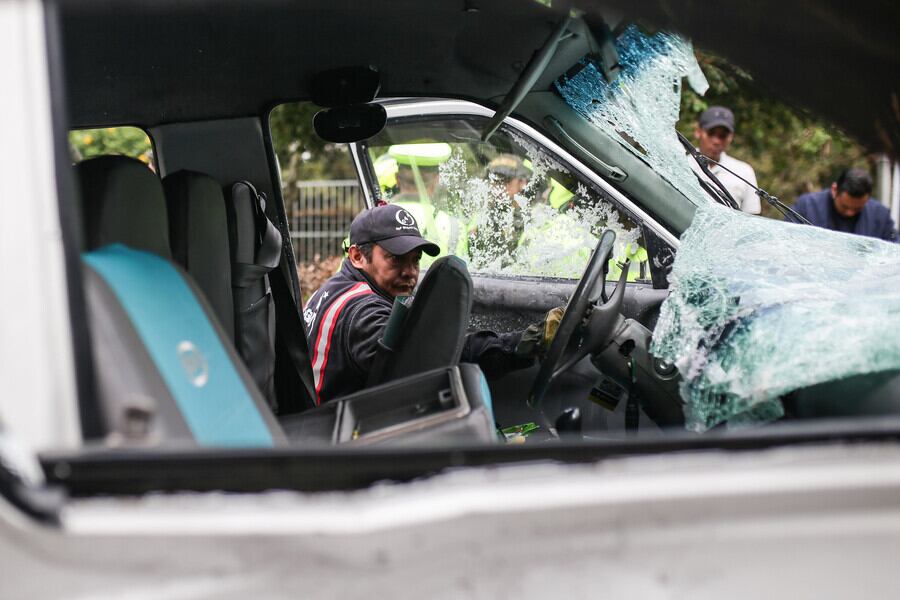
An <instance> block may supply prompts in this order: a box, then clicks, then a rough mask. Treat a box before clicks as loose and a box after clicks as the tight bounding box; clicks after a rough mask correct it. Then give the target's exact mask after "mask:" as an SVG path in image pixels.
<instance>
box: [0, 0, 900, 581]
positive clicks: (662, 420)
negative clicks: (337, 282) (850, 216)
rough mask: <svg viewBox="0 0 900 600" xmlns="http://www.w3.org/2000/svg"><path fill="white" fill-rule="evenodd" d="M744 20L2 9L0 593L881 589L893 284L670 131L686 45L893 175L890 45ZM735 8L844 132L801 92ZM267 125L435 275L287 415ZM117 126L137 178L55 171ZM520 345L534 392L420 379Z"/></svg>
mask: <svg viewBox="0 0 900 600" xmlns="http://www.w3.org/2000/svg"><path fill="white" fill-rule="evenodd" d="M766 4H767V3H763V4H762V5H760V6H759V7H756V8H749V7H737V3H735V5H733V6H732V5H728V4H727V3H726V4H724V5H722V6H719V7H716V8H714V9H707V8H702V9H701V8H700V7H693V6H686V7H684V8H683V10H682V11H681V12H679V13H678V14H673V13H672V11H671V9H670V8H668V4H667V3H662V2H638V3H624V2H604V3H598V2H584V3H578V2H576V3H574V4H569V3H566V4H565V5H563V6H559V5H557V4H556V3H555V2H553V3H551V2H527V1H524V0H521V1H501V0H485V1H465V2H463V1H458V0H452V1H449V0H448V1H444V0H441V1H436V2H429V3H421V2H412V1H410V2H406V1H401V2H392V3H376V4H370V5H366V4H363V5H359V3H353V2H342V1H337V2H335V1H334V0H332V1H331V2H328V3H324V2H305V3H293V2H288V1H281V0H273V1H271V2H264V3H254V4H244V3H240V2H236V1H222V2H216V1H213V0H197V1H192V2H137V1H136V2H121V3H116V4H110V3H108V2H103V1H99V0H86V1H85V0H82V1H79V2H75V1H71V2H70V1H67V0H49V1H45V2H42V1H39V0H5V1H4V2H2V3H0V27H2V28H3V29H2V31H3V33H4V35H2V36H0V39H3V40H4V42H3V43H4V44H5V45H6V47H7V50H8V52H7V53H6V54H7V55H8V56H13V57H14V58H15V59H14V60H11V61H7V63H6V64H5V65H4V66H3V67H0V68H2V71H0V72H2V73H3V77H4V80H5V81H7V83H8V85H7V86H6V87H7V89H8V90H15V92H14V93H11V94H7V95H5V96H4V99H3V106H4V108H5V110H4V111H0V112H2V115H3V116H2V118H3V120H4V125H5V127H4V130H6V131H8V132H9V136H8V138H7V139H4V140H0V148H2V152H3V160H2V161H0V164H2V168H3V169H4V173H5V174H9V177H8V180H9V181H14V182H17V183H18V185H17V189H18V191H17V192H15V193H11V194H10V195H9V198H8V200H7V202H5V203H4V204H3V205H2V206H0V210H2V211H3V217H2V218H0V249H2V253H0V264H2V265H3V272H4V276H5V278H6V279H7V280H8V281H10V282H20V283H21V284H22V288H21V289H20V290H17V292H16V294H10V298H9V299H8V301H7V303H5V307H6V308H7V310H5V311H4V312H3V315H2V317H0V324H2V330H0V331H2V337H0V356H2V360H0V369H2V371H0V372H2V382H3V385H4V388H5V392H4V394H3V395H2V396H3V397H2V401H0V424H2V436H0V440H2V444H0V463H2V465H0V466H2V468H0V491H2V494H3V501H2V503H0V532H2V533H0V556H2V557H3V560H2V564H3V565H4V572H5V573H6V574H7V575H8V577H7V578H6V580H7V582H8V583H7V586H6V589H8V590H9V593H10V595H11V596H15V597H61V596H68V597H103V596H104V595H105V596H109V597H122V596H123V594H126V593H127V594H131V595H132V597H148V596H150V595H153V596H164V597H185V598H192V597H246V596H250V595H257V596H265V597H282V596H283V597H288V596H290V597H294V596H296V595H297V594H298V593H299V590H310V589H314V591H315V593H316V595H322V596H340V597H357V596H360V597H361V596H363V595H370V594H371V591H372V590H373V589H379V590H382V589H383V590H385V591H387V592H388V593H390V594H391V596H394V597H408V596H412V595H413V594H415V595H416V596H421V595H422V593H423V592H424V593H428V594H431V595H434V596H439V597H459V596H473V597H483V596H505V595H512V592H513V590H515V594H516V595H521V594H522V593H524V594H527V595H547V594H557V595H558V594H560V593H566V594H570V595H576V596H587V595H595V594H596V592H597V590H598V588H597V587H596V584H597V582H598V581H601V582H603V585H604V586H605V587H604V588H603V589H604V591H607V592H608V593H612V594H614V595H618V594H625V593H629V594H631V595H638V596H648V597H681V596H686V595H691V596H692V597H693V596H698V597H720V596H721V595H723V594H725V593H729V594H731V595H738V596H748V597H749V596H759V595H762V594H763V593H771V592H774V593H777V592H781V593H782V594H784V592H785V591H789V592H790V593H791V594H792V595H796V593H803V591H804V590H807V593H808V590H809V589H816V590H817V591H821V590H828V593H833V594H835V595H836V596H847V595H851V594H852V595H855V596H856V595H875V596H878V595H883V594H884V593H885V592H886V591H887V590H890V589H892V588H894V587H895V585H896V577H895V576H894V575H893V574H892V573H893V570H892V569H891V563H890V559H891V558H892V557H893V556H895V555H896V551H897V545H898V541H897V540H898V539H900V536H898V533H900V532H898V528H897V526H896V523H897V522H898V520H897V517H898V515H900V505H898V501H897V498H900V494H898V493H897V492H898V491H900V445H898V443H897V436H898V432H900V419H898V413H900V335H898V334H900V294H898V292H897V290H900V285H898V284H900V247H898V246H897V245H892V244H888V243H885V242H881V241H879V240H871V239H866V238H860V237H853V236H849V235H845V234H839V233H833V232H828V231H824V230H820V229H814V228H812V227H810V226H808V225H804V224H803V223H801V222H799V221H800V219H799V218H797V216H796V215H795V214H793V213H792V211H791V210H790V209H789V208H787V207H785V206H784V205H783V204H781V203H780V201H779V200H778V199H777V198H773V197H771V196H769V195H768V194H766V193H765V192H764V191H761V192H760V197H761V198H763V199H764V200H767V201H769V202H770V203H772V204H773V205H775V206H778V207H779V209H780V210H783V212H784V213H785V221H783V222H780V221H773V220H766V219H762V218H759V217H755V216H750V215H746V214H743V213H741V212H740V211H738V210H735V209H734V208H733V207H732V206H731V205H730V204H731V203H730V202H729V200H730V199H729V197H728V196H727V193H725V194H723V193H721V191H719V190H718V188H720V187H721V186H719V185H717V182H716V181H715V178H714V177H712V178H710V177H709V176H707V175H708V174H707V175H703V174H699V175H698V174H697V172H696V170H695V167H694V166H693V165H692V161H694V160H695V159H694V157H692V156H691V149H689V148H685V146H684V145H682V141H681V140H679V138H678V136H677V134H676V131H675V123H676V121H677V119H678V110H679V100H680V94H681V86H682V85H683V84H686V85H690V86H691V87H692V88H693V89H695V90H697V91H698V92H700V93H702V92H703V90H704V88H705V85H706V82H705V78H704V75H703V73H702V71H701V70H700V68H699V66H698V64H697V61H696V58H695V56H694V49H693V45H692V42H691V41H690V38H691V37H693V38H694V40H695V43H697V44H698V45H699V44H705V45H708V46H709V47H711V48H713V49H715V50H717V51H719V52H722V53H723V54H725V55H728V56H730V57H733V59H734V60H736V61H738V62H740V64H742V65H744V66H746V67H747V68H749V69H751V70H754V72H755V73H758V74H759V75H758V76H759V77H760V79H761V81H764V82H768V83H769V84H770V85H772V86H781V87H783V88H784V90H785V92H786V93H788V95H793V96H794V97H795V98H796V99H797V100H800V101H804V102H806V103H807V104H808V105H810V107H811V109H813V110H817V111H819V112H821V113H822V114H824V115H826V116H830V117H833V118H843V119H844V124H845V126H846V127H848V129H849V130H850V131H851V132H852V133H854V134H856V135H857V136H859V137H860V139H861V140H863V141H864V142H865V143H867V144H869V145H870V146H872V147H873V148H874V147H878V148H879V149H883V150H885V151H887V152H894V149H895V148H896V144H897V143H898V142H900V114H898V112H897V110H896V101H897V100H896V98H897V97H896V92H895V90H896V73H898V72H900V71H898V70H897V66H898V63H900V53H898V50H897V48H896V44H895V43H894V42H893V30H892V29H891V27H887V26H886V25H885V24H886V23H887V24H891V23H893V24H896V23H897V22H898V19H897V16H898V13H897V10H896V9H894V8H889V7H884V6H881V5H877V4H876V3H864V5H865V8H866V9H867V10H862V11H861V12H860V13H859V14H858V15H854V16H853V17H852V19H851V21H852V22H851V23H850V25H856V26H858V27H867V28H868V29H867V30H868V31H870V34H871V35H870V37H869V39H868V41H867V43H865V44H862V43H857V42H856V41H855V40H854V39H853V36H852V32H853V31H855V30H856V29H854V27H851V26H849V25H848V24H847V23H846V20H841V19H838V16H840V15H843V13H842V11H841V10H840V7H837V3H820V4H816V5H812V4H810V3H806V2H798V3H796V4H788V5H786V6H783V7H780V8H778V9H777V10H776V9H775V8H773V7H767V6H766ZM767 10H772V11H776V12H779V14H783V15H785V16H786V19H787V20H786V22H788V23H797V22H800V19H802V18H805V19H807V20H808V21H809V22H810V35H809V37H808V39H807V40H805V43H806V44H807V45H809V47H811V48H813V49H815V51H816V52H825V53H826V54H827V55H828V56H829V57H833V58H834V60H835V61H836V62H835V64H838V65H840V64H845V63H844V61H848V60H849V61H852V62H851V64H857V65H859V64H865V65H866V66H865V67H861V68H859V69H857V70H855V71H853V72H851V73H848V75H847V81H848V83H849V84H858V85H861V84H862V83H865V84H866V85H868V86H869V87H868V88H867V89H869V90H870V93H868V94H865V95H852V94H849V95H848V94H847V92H846V91H840V92H837V93H836V94H835V96H834V98H832V99H829V101H824V100H823V99H822V96H821V95H820V94H815V93H811V92H809V88H810V87H811V86H813V85H814V84H816V85H817V84H819V83H820V82H821V81H823V79H821V78H822V77H825V75H819V74H817V73H816V72H815V71H814V69H816V68H817V67H816V66H815V65H812V64H810V61H809V60H808V58H809V56H808V55H804V54H803V53H800V52H795V51H794V50H795V46H794V44H793V43H792V42H789V41H787V40H786V38H784V37H783V34H784V31H785V30H784V29H782V28H781V25H779V24H777V23H773V22H772V21H773V20H770V19H769V18H768V15H767V13H766V11H767ZM742 11H747V12H746V13H744V12H742ZM883 13H886V14H883ZM773 14H774V13H773ZM839 21H840V22H841V23H843V24H844V25H846V26H838V25H837V23H838V22H839ZM710 23H718V24H719V25H720V27H719V28H716V29H710V28H709V27H708V26H709V24H710ZM739 26H740V27H739ZM723 27H731V29H732V31H733V32H734V31H738V30H740V31H741V32H743V31H746V33H747V35H748V36H754V35H755V36H757V37H755V38H753V39H758V36H760V35H764V34H768V35H769V36H770V38H769V39H770V40H771V42H770V43H771V48H766V49H765V51H763V49H760V48H759V44H758V43H748V42H747V41H746V38H745V39H744V41H743V42H741V41H739V40H737V37H741V36H731V35H728V36H723V35H722V31H723V29H722V28H723ZM742 28H743V29H742ZM710 31H712V33H710ZM826 42H827V45H826ZM750 46H753V51H752V52H750V51H748V49H747V48H748V47H750ZM704 47H705V46H704ZM823 47H824V48H825V49H824V50H823V49H822V48H823ZM786 50H791V52H790V53H789V52H786ZM780 51H785V52H784V54H779V52H780ZM772 54H778V55H779V57H780V62H779V64H778V65H777V66H773V65H772V64H771V62H770V61H768V60H767V58H766V57H767V56H771V55H772ZM805 59H806V60H805ZM754 68H755V69H754ZM825 81H827V78H826V79H825ZM298 101H311V102H313V103H314V104H316V105H317V106H319V107H321V110H320V111H319V112H318V113H317V114H316V117H315V119H314V128H315V131H316V133H317V134H318V135H319V136H320V137H322V138H323V139H325V140H328V141H329V142H331V143H335V144H347V148H348V160H350V161H352V164H353V169H354V171H355V172H356V173H357V175H358V179H359V183H360V187H361V189H362V191H363V194H364V197H365V202H366V205H367V206H375V205H377V204H379V203H381V202H397V203H400V202H403V203H405V204H404V206H409V210H410V211H411V212H413V213H415V214H416V218H417V220H418V221H419V223H420V225H421V226H422V228H423V233H424V234H425V236H426V237H431V239H434V240H435V242H436V243H437V244H438V245H439V246H440V247H441V249H442V256H441V257H439V258H437V259H436V260H435V261H434V262H431V263H430V264H428V265H427V267H428V268H427V270H425V273H424V274H423V276H422V278H421V281H420V283H419V287H418V290H417V293H416V297H415V300H414V301H413V302H412V303H411V305H409V306H406V305H402V304H398V305H395V309H394V313H393V314H392V318H391V322H390V323H389V325H388V328H387V329H386V330H385V334H384V337H383V338H382V343H383V345H384V347H385V348H386V349H388V350H389V352H388V353H386V356H387V358H386V362H385V364H383V365H380V369H379V372H378V374H377V375H378V376H377V378H374V379H373V380H370V384H371V385H369V386H368V387H367V388H366V389H364V390H363V391H361V392H359V393H356V394H353V395H350V396H347V397H344V398H338V399H336V400H334V401H332V402H328V403H326V404H324V405H322V406H317V403H316V400H315V397H316V396H315V391H314V385H313V377H312V369H313V364H312V353H311V348H310V346H311V345H310V344H309V343H308V342H307V340H306V337H305V335H304V333H303V326H302V319H303V310H304V307H303V306H302V305H301V304H302V303H301V301H300V299H301V298H302V297H304V293H306V294H308V293H309V292H311V291H312V290H301V289H300V284H299V281H298V277H297V271H296V261H297V258H303V257H296V256H295V253H294V248H293V246H292V245H291V242H290V240H291V234H292V232H291V231H290V229H289V226H288V223H289V220H288V214H287V210H286V203H285V200H284V191H283V189H282V186H281V177H280V165H279V161H282V162H283V161H284V158H285V157H283V156H278V155H276V152H275V149H274V145H273V142H272V136H273V132H272V131H271V128H270V117H271V114H272V111H273V110H276V109H277V107H278V106H280V105H283V104H285V103H289V102H298ZM832 101H833V102H832ZM837 103H844V106H842V107H837V108H836V107H835V104H837ZM847 106H852V107H853V108H854V109H855V110H853V111H849V112H851V113H852V114H851V115H850V116H847V112H848V111H846V107H847ZM120 126H132V127H137V128H140V129H142V130H144V131H145V132H146V133H147V134H148V135H149V138H150V139H151V140H152V149H153V152H152V159H150V164H149V165H146V164H143V163H141V162H140V161H138V160H135V159H132V158H129V157H125V156H118V155H111V154H110V155H106V156H99V157H93V158H89V159H85V160H75V161H74V162H75V163H76V164H74V165H73V164H72V162H73V160H72V159H71V157H70V154H69V148H68V145H67V135H68V134H69V132H70V131H77V130H82V129H88V128H107V127H120ZM23 190H27V191H28V193H23ZM23 196H28V197H25V198H23ZM791 221H797V222H791ZM14 296H15V298H13V297H14ZM560 305H565V306H566V312H565V316H564V317H563V319H562V321H561V323H560V326H559V329H558V332H557V334H556V336H555V338H554V340H553V343H552V345H551V346H550V348H549V350H548V351H547V352H546V354H545V355H544V356H543V357H542V358H541V360H540V361H539V362H538V363H536V364H535V365H534V366H533V367H532V368H530V369H523V370H519V371H515V372H513V373H508V374H502V375H501V374H494V373H484V372H482V370H481V369H480V368H479V367H478V366H477V365H473V364H465V363H460V361H459V358H460V348H461V340H462V339H463V337H464V336H465V334H466V333H467V332H469V331H477V330H481V329H491V330H494V331H499V332H507V331H515V330H520V329H523V328H525V327H527V326H528V324H529V323H532V322H534V321H535V320H537V319H539V318H540V316H541V315H543V314H544V313H546V312H547V311H548V310H550V309H552V308H554V307H556V306H560ZM848 548H850V549H852V550H853V552H854V554H853V561H852V564H853V567H854V568H855V569H856V571H855V576H854V577H849V576H848V575H847V573H846V564H847V557H848V552H847V549H848ZM797 556H802V557H803V558H802V559H797ZM788 565H789V566H788ZM760 573H771V574H772V577H766V578H760ZM704 574H705V575H704ZM860 580H862V581H865V584H864V585H863V584H860V583H859V581H860ZM810 581H814V582H815V585H813V586H812V587H809V582H810ZM413 583H414V585H411V584H413ZM301 586H302V587H301ZM311 586H314V588H313V587H311Z"/></svg>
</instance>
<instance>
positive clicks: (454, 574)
mask: <svg viewBox="0 0 900 600" xmlns="http://www.w3.org/2000/svg"><path fill="white" fill-rule="evenodd" d="M42 13H43V5H42V3H41V2H39V1H37V0H2V1H0V48H2V54H3V56H5V57H6V60H4V61H0V81H3V88H4V90H5V91H4V92H3V94H2V95H0V131H3V132H4V135H3V136H2V137H0V173H2V178H0V179H2V181H4V182H5V184H6V192H5V193H4V195H3V196H4V197H3V201H2V202H0V213H2V214H0V273H2V277H3V280H4V283H5V289H6V290H7V292H6V293H5V294H4V300H3V302H4V305H3V309H2V310H0V384H2V386H3V389H2V392H0V422H2V425H3V430H4V432H3V436H4V445H6V446H9V447H10V448H13V449H17V451H18V452H19V455H20V457H21V458H20V459H19V460H18V461H17V462H15V463H13V464H11V465H10V466H13V467H15V468H16V469H18V470H19V471H20V473H21V474H22V475H23V476H25V478H26V479H29V480H30V481H31V482H32V483H34V484H39V483H40V481H39V480H40V478H41V475H40V473H39V470H37V469H35V467H34V465H35V464H36V460H35V456H36V453H37V452H41V451H48V450H53V451H60V450H64V449H66V448H72V447H77V446H78V445H79V444H80V433H79V422H78V406H77V391H76V378H75V371H76V357H75V356H74V355H73V351H72V347H73V346H72V342H71V327H70V317H69V291H68V290H69V288H68V283H67V278H66V265H65V260H64V252H63V243H62V235H63V234H62V232H61V228H60V226H59V223H60V222H61V219H63V218H64V216H63V215H61V214H60V208H59V202H58V199H57V177H58V173H59V172H61V171H62V168H66V167H68V165H62V168H60V165H58V164H56V160H57V159H58V158H59V157H58V156H55V154H54V142H53V132H54V121H53V112H52V110H51V104H52V102H53V99H52V98H51V96H50V84H49V81H50V77H51V76H52V74H51V73H50V72H49V70H48V66H47V65H48V61H47V58H46V54H47V39H46V34H45V22H44V19H43V14H42ZM450 106H452V107H454V108H457V109H460V110H461V108H460V106H461V105H459V104H453V103H451V104H450ZM398 110H399V109H398ZM514 125H515V126H517V127H521V128H522V129H523V131H525V130H526V126H524V125H521V124H514ZM531 133H532V134H534V132H531ZM534 135H535V136H537V135H538V134H534ZM546 143H547V144H548V145H549V144H552V142H551V141H549V140H546ZM557 150H558V151H559V152H561V153H562V152H565V151H564V150H562V149H561V148H557ZM569 158H570V159H571V162H573V163H576V162H577V160H576V159H575V158H574V157H571V156H570V157H569ZM584 171H585V173H586V174H590V173H591V172H590V170H589V169H587V168H586V167H584ZM598 181H602V180H600V179H599V178H598ZM604 185H605V184H604ZM610 190H611V191H612V192H616V190H614V189H613V188H610ZM616 193H617V192H616ZM635 208H636V210H640V209H639V208H638V207H635ZM660 232H661V233H664V234H666V235H669V234H668V233H667V232H665V231H664V230H662V228H661V230H660ZM670 237H671V236H670ZM671 242H672V243H673V244H677V240H675V239H674V238H672V239H671ZM5 455H6V457H7V458H6V460H7V461H10V460H11V459H10V458H9V457H11V456H13V454H12V453H10V452H9V451H7V452H5ZM57 468H61V466H60V465H59V464H57ZM62 475H64V474H62ZM898 556H900V444H898V443H896V442H894V441H875V440H869V441H860V442H857V443H853V444H850V443H843V442H836V443H821V442H820V443H817V444H811V445H806V446H798V445H793V446H789V447H784V448H774V449H773V448H769V449H762V448H756V449H753V448H750V447H748V448H747V449H743V450H722V449H714V450H708V451H700V450H694V451H685V452H682V453H678V454H671V455H657V456H653V455H648V456H638V455H635V456H631V457H626V458H614V459H607V460H603V461H600V462H597V463H596V464H588V465H577V464H575V465H572V464H568V465H566V464H554V463H551V462H549V461H536V462H534V463H526V464H519V465H514V466H489V467H469V468H467V469H465V470H460V471H457V472H448V473H444V474H442V475H439V476H435V477H433V478H430V479H427V480H423V481H416V482H412V483H389V482H387V483H384V484H380V485H376V486H373V487H371V488H370V489H366V490H361V491H343V492H340V491H335V492H329V493H302V492H292V491H281V492H266V493H252V494H250V493H247V494H241V493H230V494H223V493H212V492H211V493H174V494H167V495H150V496H147V497H144V498H140V499H135V498H129V497H124V498H117V497H109V498H91V499H70V500H66V501H64V502H63V504H62V507H61V510H60V512H59V523H58V524H56V525H45V524H39V523H37V522H35V521H34V520H32V519H31V518H29V517H27V516H26V515H24V513H22V512H21V510H20V509H19V508H17V507H16V506H14V505H13V504H11V503H9V502H7V500H6V499H0V576H2V580H3V583H2V586H0V590H2V592H0V596H2V597H4V598H116V599H143V598H172V599H176V598H178V599H182V598H183V599H187V598H247V597H258V598H295V597H333V598H369V597H372V596H373V595H380V596H383V597H390V598H412V597H416V598H420V597H423V596H424V597H433V598H461V597H463V598H467V597H473V598H485V597H488V598H503V597H518V598H522V597H573V598H574V597H577V598H594V597H600V596H609V597H623V596H630V597H635V598H722V597H729V598H759V597H784V598H848V597H853V598H885V597H891V596H893V595H896V593H897V590H898V589H900V575H898V573H897V570H896V568H895V563H896V559H897V557H898Z"/></svg>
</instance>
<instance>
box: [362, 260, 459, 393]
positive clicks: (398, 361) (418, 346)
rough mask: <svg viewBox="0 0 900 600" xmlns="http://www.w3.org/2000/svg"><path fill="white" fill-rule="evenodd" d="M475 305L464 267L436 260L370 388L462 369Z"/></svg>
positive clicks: (371, 380) (455, 262)
mask: <svg viewBox="0 0 900 600" xmlns="http://www.w3.org/2000/svg"><path fill="white" fill-rule="evenodd" d="M472 301H473V295H472V278H471V277H470V276H469V270H468V269H467V268H466V263H465V261H463V260H462V259H460V258H459V257H457V256H453V255H450V256H444V257H442V258H439V259H438V260H436V261H435V262H434V263H433V264H432V265H431V266H430V267H429V268H428V272H427V273H426V274H425V277H423V278H422V282H421V283H420V284H419V289H418V291H417V292H416V296H415V299H414V300H413V303H412V306H411V307H410V309H409V312H408V313H407V315H406V318H405V320H404V322H403V325H402V328H401V331H400V335H399V337H398V339H397V343H396V345H395V349H394V350H393V351H392V352H390V353H388V354H386V355H384V356H385V358H384V361H383V363H382V364H380V365H378V367H377V372H376V373H375V374H374V376H373V377H371V378H370V379H369V381H368V385H377V384H379V383H383V382H386V381H392V380H394V379H399V378H401V377H406V376H409V375H414V374H417V373H423V372H425V371H430V370H432V369H437V368H440V367H450V366H453V365H457V364H459V358H460V355H461V354H462V350H463V344H464V343H465V337H466V328H467V327H468V324H469V314H470V313H471V311H472Z"/></svg>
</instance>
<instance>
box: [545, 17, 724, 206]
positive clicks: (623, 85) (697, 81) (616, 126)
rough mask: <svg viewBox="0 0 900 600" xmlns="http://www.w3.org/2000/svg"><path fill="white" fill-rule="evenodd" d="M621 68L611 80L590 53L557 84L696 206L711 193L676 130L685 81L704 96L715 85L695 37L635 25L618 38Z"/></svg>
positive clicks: (580, 108) (565, 96)
mask: <svg viewBox="0 0 900 600" xmlns="http://www.w3.org/2000/svg"><path fill="white" fill-rule="evenodd" d="M616 50H617V51H618V54H619V65H620V66H621V70H620V72H619V76H618V77H617V78H616V79H615V80H614V81H613V82H612V83H611V84H610V83H607V81H606V78H605V77H604V76H603V75H602V74H601V71H600V69H599V68H598V66H597V65H596V64H595V63H594V61H593V60H592V59H591V58H590V57H585V58H583V59H582V60H581V65H582V68H581V69H580V70H579V71H578V72H577V73H576V74H575V75H572V76H569V77H564V78H563V79H562V80H560V81H558V82H557V83H556V87H557V89H558V90H559V93H560V94H561V95H562V97H563V99H565V101H566V103H567V104H569V106H571V107H572V108H574V109H575V110H576V111H578V113H580V114H581V115H582V116H583V117H584V118H585V119H587V120H588V121H589V122H590V123H592V124H593V125H594V126H596V127H598V128H599V129H601V130H603V131H605V132H606V133H608V134H609V135H610V136H611V137H612V138H613V139H615V140H617V141H618V142H619V143H621V144H622V145H623V146H625V147H626V148H628V149H629V150H630V151H631V152H633V153H634V154H636V155H637V156H639V157H641V158H642V159H643V160H645V161H646V162H647V163H649V164H650V165H651V166H652V167H653V168H654V170H655V171H656V172H657V173H659V174H660V175H662V176H663V177H664V178H666V179H667V180H668V181H669V182H670V183H672V184H673V185H674V186H675V187H676V188H678V189H679V190H681V192H682V193H683V194H685V196H687V198H688V199H689V200H691V201H692V202H693V203H695V204H698V205H699V204H706V203H708V202H709V201H710V199H709V196H708V195H707V194H706V192H704V191H703V188H701V187H700V184H698V183H697V177H696V175H695V174H694V171H693V169H691V167H690V163H689V162H688V161H687V160H685V156H686V155H685V150H684V147H683V146H682V145H681V143H680V142H679V141H678V137H677V135H676V133H675V124H676V123H677V122H678V112H679V109H680V107H681V79H682V78H687V80H688V84H689V85H690V86H691V87H692V88H693V89H694V90H695V91H696V92H697V93H699V94H704V93H705V92H706V90H707V88H708V87H709V84H708V83H707V81H706V77H705V76H704V75H703V71H701V70H700V65H699V64H697V59H696V57H695V56H694V49H693V46H692V44H691V42H690V41H688V40H686V39H684V38H682V37H680V36H677V35H673V34H669V33H665V32H660V33H657V34H655V35H653V36H647V35H645V34H644V33H642V32H641V31H640V30H639V29H638V28H637V27H635V26H634V25H630V26H629V27H628V28H627V29H626V30H625V31H624V32H623V33H622V34H621V35H620V36H619V38H618V39H617V40H616Z"/></svg>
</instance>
